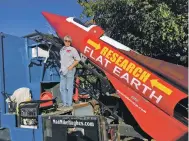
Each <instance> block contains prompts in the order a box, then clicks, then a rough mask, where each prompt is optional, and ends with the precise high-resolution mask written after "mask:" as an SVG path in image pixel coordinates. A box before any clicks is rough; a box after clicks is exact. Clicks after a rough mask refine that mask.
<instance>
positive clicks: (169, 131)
mask: <svg viewBox="0 0 189 141" xmlns="http://www.w3.org/2000/svg"><path fill="white" fill-rule="evenodd" d="M43 15H44V16H45V18H46V19H47V20H48V21H49V23H50V24H51V25H52V27H53V28H54V29H55V31H56V32H57V34H58V36H59V37H60V38H63V37H64V36H65V35H70V36H71V37H72V39H73V42H72V46H74V47H75V48H76V49H77V50H78V51H79V52H80V53H82V54H84V55H85V56H86V57H87V58H88V59H90V61H92V62H93V63H95V64H96V65H97V66H98V67H99V68H101V70H102V71H104V72H105V74H106V75H107V78H108V79H109V80H110V81H111V83H112V84H113V86H114V87H115V89H116V90H117V92H118V94H119V95H120V97H121V99H122V100H123V102H124V103H125V105H126V106H127V107H128V109H129V110H130V112H131V113H132V115H133V116H134V118H135V119H136V121H137V122H138V124H139V125H140V127H141V128H142V129H143V130H144V131H146V132H147V133H148V134H149V135H151V136H152V137H154V138H155V139H156V140H160V141H161V140H176V138H178V137H180V136H182V135H183V134H184V133H186V132H187V127H186V126H184V125H183V124H182V123H181V122H179V121H177V120H176V119H175V118H173V115H174V108H175V106H176V105H177V104H178V102H179V101H181V100H182V99H184V98H187V97H188V96H187V95H186V93H184V92H183V91H181V90H180V89H178V88H177V87H175V86H174V85H172V84H171V83H169V81H166V80H165V79H163V78H162V77H160V76H158V75H157V74H155V73H154V72H152V71H150V69H147V68H146V67H145V66H149V68H152V69H153V68H154V67H150V64H145V62H143V61H142V60H141V58H139V57H138V60H137V57H136V53H135V52H134V51H132V50H131V49H130V48H128V47H125V51H124V52H123V48H124V45H121V44H120V43H118V42H116V41H114V40H111V38H106V37H104V36H102V35H103V34H104V31H103V30H102V29H101V28H100V27H98V26H95V25H92V26H90V27H85V26H84V25H82V24H80V23H78V22H77V21H74V18H66V17H62V16H57V15H55V14H49V13H47V12H43ZM106 41H107V42H106ZM120 49H122V51H120ZM135 57H136V58H135ZM160 72H161V71H160ZM174 80H177V78H175V79H174ZM180 81H181V80H180ZM179 84H181V83H179ZM136 105H138V106H136ZM157 121H158V122H157Z"/></svg>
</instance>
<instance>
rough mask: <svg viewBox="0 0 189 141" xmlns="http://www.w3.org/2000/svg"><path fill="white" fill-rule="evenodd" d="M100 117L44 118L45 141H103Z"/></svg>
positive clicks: (61, 116)
mask: <svg viewBox="0 0 189 141" xmlns="http://www.w3.org/2000/svg"><path fill="white" fill-rule="evenodd" d="M100 125H101V124H100V117H98V116H83V117H78V116H71V115H68V116H67V115H56V116H47V117H43V138H44V141H101V138H102V134H101V132H100Z"/></svg>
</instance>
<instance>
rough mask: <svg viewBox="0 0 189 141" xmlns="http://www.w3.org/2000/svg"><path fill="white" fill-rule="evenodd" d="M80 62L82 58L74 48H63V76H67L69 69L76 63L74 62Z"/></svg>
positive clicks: (61, 53)
mask: <svg viewBox="0 0 189 141" xmlns="http://www.w3.org/2000/svg"><path fill="white" fill-rule="evenodd" d="M75 60H77V61H80V60H81V58H80V56H79V54H78V52H77V50H76V49H75V48H74V47H71V46H69V47H65V46H64V47H63V48H62V49H61V50H60V63H61V71H62V74H63V75H66V74H67V72H68V67H69V66H70V65H72V64H73V63H74V61H75Z"/></svg>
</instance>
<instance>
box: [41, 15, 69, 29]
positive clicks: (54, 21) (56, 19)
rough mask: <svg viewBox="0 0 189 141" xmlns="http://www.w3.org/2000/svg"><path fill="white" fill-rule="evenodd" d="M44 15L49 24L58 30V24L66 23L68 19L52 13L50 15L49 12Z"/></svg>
mask: <svg viewBox="0 0 189 141" xmlns="http://www.w3.org/2000/svg"><path fill="white" fill-rule="evenodd" d="M42 14H43V16H44V17H45V18H46V19H47V21H48V22H49V24H50V25H51V26H53V27H54V28H56V26H57V25H58V24H61V23H63V22H64V21H66V18H67V17H64V16H60V15H57V14H52V13H49V12H42Z"/></svg>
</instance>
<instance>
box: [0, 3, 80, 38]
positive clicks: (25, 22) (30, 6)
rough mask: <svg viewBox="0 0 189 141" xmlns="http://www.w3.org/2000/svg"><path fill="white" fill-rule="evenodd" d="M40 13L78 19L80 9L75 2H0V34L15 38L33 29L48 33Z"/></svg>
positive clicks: (46, 24) (46, 25) (45, 22)
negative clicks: (14, 36) (44, 12)
mask: <svg viewBox="0 0 189 141" xmlns="http://www.w3.org/2000/svg"><path fill="white" fill-rule="evenodd" d="M42 11H47V12H51V13H55V14H60V15H64V16H74V17H77V18H79V16H80V14H81V13H82V7H81V6H80V5H79V4H78V3H77V0H0V32H4V33H7V34H11V35H16V36H23V35H26V34H30V33H32V32H33V31H34V30H35V29H37V30H39V31H42V32H48V29H49V28H48V23H47V21H46V20H45V18H44V17H43V16H42V14H41V12H42Z"/></svg>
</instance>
